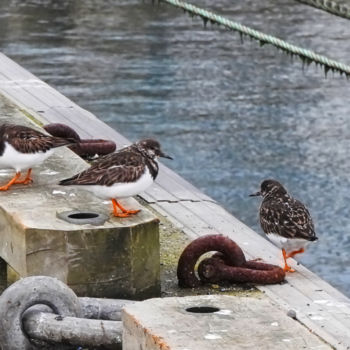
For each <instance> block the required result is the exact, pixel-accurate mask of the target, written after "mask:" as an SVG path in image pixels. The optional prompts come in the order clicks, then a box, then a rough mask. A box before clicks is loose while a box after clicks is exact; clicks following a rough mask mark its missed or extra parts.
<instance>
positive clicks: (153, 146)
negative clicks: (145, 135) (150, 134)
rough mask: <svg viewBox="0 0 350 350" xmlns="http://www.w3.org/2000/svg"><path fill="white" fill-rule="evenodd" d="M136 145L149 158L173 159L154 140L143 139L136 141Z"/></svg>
mask: <svg viewBox="0 0 350 350" xmlns="http://www.w3.org/2000/svg"><path fill="white" fill-rule="evenodd" d="M136 146H137V148H138V149H139V151H140V152H142V153H143V154H146V155H147V157H149V158H151V159H154V158H158V157H163V158H168V159H173V158H171V157H170V156H168V155H167V154H165V153H164V152H163V151H162V150H161V147H160V143H159V142H158V141H156V140H153V139H144V140H141V141H139V142H137V144H136Z"/></svg>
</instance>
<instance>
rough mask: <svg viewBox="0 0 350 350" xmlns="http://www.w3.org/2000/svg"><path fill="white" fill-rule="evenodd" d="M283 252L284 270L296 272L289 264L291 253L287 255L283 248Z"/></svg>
mask: <svg viewBox="0 0 350 350" xmlns="http://www.w3.org/2000/svg"><path fill="white" fill-rule="evenodd" d="M282 254H283V259H284V268H283V271H284V272H295V270H294V269H292V268H291V267H290V266H289V265H288V264H287V259H288V258H289V255H287V253H286V251H285V250H284V249H282Z"/></svg>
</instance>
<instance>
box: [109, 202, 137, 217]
mask: <svg viewBox="0 0 350 350" xmlns="http://www.w3.org/2000/svg"><path fill="white" fill-rule="evenodd" d="M112 204H113V214H114V216H117V217H119V218H126V217H128V216H130V215H133V214H136V213H138V212H139V211H140V210H126V209H125V208H124V207H123V206H122V205H121V204H120V203H118V202H117V201H116V200H115V199H114V198H113V199H112ZM118 208H119V209H120V210H121V211H122V212H121V213H119V212H118Z"/></svg>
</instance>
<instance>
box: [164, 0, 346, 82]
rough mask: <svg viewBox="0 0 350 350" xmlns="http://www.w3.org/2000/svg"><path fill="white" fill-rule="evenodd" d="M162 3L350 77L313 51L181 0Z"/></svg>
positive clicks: (342, 68) (308, 62)
mask: <svg viewBox="0 0 350 350" xmlns="http://www.w3.org/2000/svg"><path fill="white" fill-rule="evenodd" d="M160 1H163V2H165V3H168V4H170V5H173V6H175V7H178V8H182V9H183V10H184V11H187V12H189V13H190V14H191V15H197V16H200V17H202V19H203V21H204V25H206V23H207V22H208V21H210V22H212V23H217V24H221V25H223V26H224V27H226V28H229V29H231V30H235V31H238V32H239V33H240V34H241V36H242V35H248V36H249V37H251V38H253V39H256V40H258V41H259V42H260V44H261V45H264V44H271V45H273V46H275V47H277V48H279V49H282V50H283V51H285V52H287V53H289V54H291V55H296V56H299V57H300V59H301V60H302V61H303V63H306V64H307V65H309V64H310V63H311V62H315V63H316V65H317V64H320V65H322V66H323V67H324V70H325V74H326V75H327V72H328V71H329V70H332V71H338V72H339V73H340V74H342V73H345V74H346V77H347V78H349V77H350V66H348V65H346V64H343V63H341V62H338V61H335V60H332V59H329V58H327V57H325V56H322V55H319V54H317V53H315V52H313V51H311V50H307V49H303V48H301V47H298V46H295V45H292V44H289V43H287V42H286V41H284V40H281V39H278V38H276V37H274V36H271V35H267V34H264V33H262V32H259V31H257V30H254V29H252V28H249V27H247V26H244V25H242V24H240V23H237V22H233V21H230V20H228V19H226V18H224V17H222V16H219V15H217V14H215V13H213V12H210V11H207V10H204V9H201V8H199V7H197V6H194V5H191V4H189V3H186V2H183V1H179V0H160Z"/></svg>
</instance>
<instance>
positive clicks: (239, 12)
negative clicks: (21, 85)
mask: <svg viewBox="0 0 350 350" xmlns="http://www.w3.org/2000/svg"><path fill="white" fill-rule="evenodd" d="M193 3H196V4H199V5H201V6H204V7H207V8H212V9H214V10H215V11H217V12H219V13H222V14H225V15H226V16H227V17H229V18H232V19H233V20H236V21H239V22H242V23H245V24H247V25H250V26H252V27H254V28H256V29H260V30H262V31H264V32H267V33H271V34H274V35H277V36H279V37H281V38H282V39H285V40H287V41H290V42H292V43H295V44H297V45H300V46H304V47H306V48H310V49H313V50H315V51H317V52H319V53H321V54H326V55H328V56H330V57H331V58H334V59H338V60H340V61H342V62H344V63H348V64H349V63H350V62H349V58H348V50H347V47H348V45H347V44H348V41H349V33H350V32H349V27H348V22H347V21H346V20H344V19H341V18H337V17H335V16H332V15H329V14H327V13H324V12H321V11H318V10H316V9H313V8H311V7H307V6H305V5H302V4H300V3H298V2H295V1H293V0H282V1H280V2H279V3H278V6H277V5H276V2H275V1H272V0H260V1H252V0H248V1H244V2H243V1H235V2H233V1H231V0H218V1H215V2H213V1H209V0H201V1H199V0H197V1H193ZM0 32H1V33H2V35H1V36H0V46H1V49H2V51H3V52H5V53H6V54H7V55H9V56H10V57H12V58H13V59H15V60H16V61H18V62H19V63H20V64H22V65H24V66H25V67H26V68H28V69H29V70H30V71H32V72H33V73H34V74H36V75H38V76H39V77H40V78H42V79H44V80H45V81H47V82H48V83H49V84H51V85H53V86H54V87H56V88H57V89H58V90H59V91H61V92H62V93H63V94H65V95H67V96H69V97H70V98H72V99H73V100H74V101H76V102H77V103H78V104H80V105H81V106H83V107H85V108H87V109H89V110H90V111H92V112H94V113H95V114H96V115H97V116H99V117H100V118H101V119H102V120H104V121H105V122H107V123H108V124H110V125H111V126H112V127H114V128H116V129H118V130H119V131H120V132H121V133H123V134H124V135H126V136H127V137H129V138H130V139H131V140H136V139H139V138H141V137H144V136H155V137H156V138H158V139H159V140H160V141H161V143H162V144H163V145H164V149H166V150H167V151H169V153H171V154H172V155H173V156H174V159H175V160H174V161H173V162H172V163H171V164H170V166H171V167H172V168H173V169H175V170H176V171H178V172H179V173H180V174H182V175H183V176H184V177H185V178H187V179H188V180H189V181H191V182H193V183H194V184H196V185H197V186H198V187H199V188H201V189H202V190H204V191H205V192H206V193H208V194H209V195H210V196H212V197H214V198H215V199H217V200H218V201H219V202H220V203H222V204H223V205H224V206H225V207H226V208H227V209H228V210H230V211H231V212H232V213H233V214H235V215H236V216H237V217H239V218H240V219H242V220H243V221H244V222H245V223H247V224H248V225H249V226H251V227H253V228H254V229H256V230H258V231H259V232H261V229H260V228H259V226H258V220H257V210H258V202H257V201H256V200H254V199H252V198H249V197H248V194H249V193H251V192H252V191H255V190H257V189H258V187H259V183H260V182H261V180H262V179H264V178H266V177H274V178H277V179H279V180H280V181H281V182H282V183H283V184H285V185H286V187H287V188H288V189H289V190H290V191H291V193H292V194H293V195H295V196H296V197H297V198H299V199H301V200H302V201H303V202H305V203H306V204H307V205H308V206H309V207H310V210H311V213H312V215H313V217H314V219H315V223H316V229H317V235H318V236H319V238H320V240H319V242H318V243H317V244H315V245H314V246H313V247H312V248H311V249H310V250H309V252H308V254H305V255H304V256H303V257H302V258H301V261H302V262H303V263H304V264H305V265H307V266H308V267H309V268H311V269H312V270H313V271H315V272H317V273H319V274H320V275H321V276H323V277H324V278H325V279H327V280H328V281H330V282H331V283H332V284H333V285H335V286H337V287H339V288H341V289H342V290H343V291H344V292H345V293H347V294H348V295H350V294H349V293H350V292H349V291H350V254H349V253H348V252H349V251H350V215H349V209H348V206H349V205H350V192H349V188H350V179H349V175H348V174H349V173H350V160H349V157H348V150H349V149H350V139H349V134H350V113H349V108H348V104H347V103H346V102H347V99H346V97H348V96H349V91H350V90H349V89H350V87H349V86H350V85H349V84H350V82H347V81H346V79H345V78H342V77H339V75H338V74H335V75H334V77H332V74H330V76H329V77H328V79H324V74H323V72H322V71H321V70H320V69H316V68H315V67H314V66H313V65H312V66H310V67H308V68H307V69H306V70H305V71H302V68H301V67H302V64H301V62H300V61H299V60H297V59H295V60H294V61H293V60H291V59H290V58H289V57H287V56H286V55H285V54H282V53H280V52H278V51H277V50H275V49H274V48H271V47H269V46H264V47H263V48H260V47H259V45H258V44H257V43H255V42H251V41H250V40H249V39H247V40H245V42H244V44H243V45H242V44H241V41H240V38H239V35H238V34H235V33H233V32H228V31H226V30H224V29H222V28H220V27H218V26H211V25H208V27H207V28H204V27H203V25H202V22H201V21H200V20H199V19H196V18H194V19H192V18H191V17H189V16H187V15H184V14H183V12H182V11H181V10H177V9H174V8H172V7H170V6H168V5H165V4H161V5H155V6H152V5H151V1H144V2H142V1H141V0H140V1H138V0H127V1H112V0H109V1H103V2H102V1H94V0H87V1H78V0H71V1H58V0H56V1H55V0H51V1H50V0H40V1H39V0H36V1H33V0H32V1H26V2H23V1H19V0H16V1H15V0H9V1H6V2H0Z"/></svg>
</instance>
